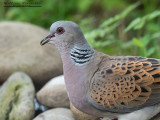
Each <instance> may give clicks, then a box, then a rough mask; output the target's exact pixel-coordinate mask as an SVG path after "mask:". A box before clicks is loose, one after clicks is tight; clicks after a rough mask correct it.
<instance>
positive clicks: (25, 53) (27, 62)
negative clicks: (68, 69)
mask: <svg viewBox="0 0 160 120" xmlns="http://www.w3.org/2000/svg"><path fill="white" fill-rule="evenodd" d="M47 34H48V31H47V30H45V29H43V28H41V27H38V26H35V25H32V24H28V23H21V22H0V60H1V62H0V84H1V83H2V82H4V81H5V80H6V79H7V78H8V77H9V76H10V75H11V74H12V73H14V72H16V71H23V72H25V73H27V74H28V75H29V76H30V77H31V78H32V80H33V82H34V83H35V86H36V87H38V88H41V87H42V86H43V85H44V84H45V83H46V82H47V81H48V80H50V79H51V78H53V77H55V76H58V75H61V74H62V71H63V70H62V62H61V59H60V55H59V53H58V52H57V50H56V49H55V47H54V46H51V45H48V46H43V47H42V46H41V45H40V41H41V40H42V39H43V38H44V37H45V36H46V35H47Z"/></svg>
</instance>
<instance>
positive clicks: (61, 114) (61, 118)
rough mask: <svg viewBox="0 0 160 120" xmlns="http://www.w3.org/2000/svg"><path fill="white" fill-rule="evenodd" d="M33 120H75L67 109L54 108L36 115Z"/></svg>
mask: <svg viewBox="0 0 160 120" xmlns="http://www.w3.org/2000/svg"><path fill="white" fill-rule="evenodd" d="M33 120H75V119H74V117H73V114H72V112H71V111H70V110H69V109H67V108H55V109H51V110H48V111H46V112H44V113H42V114H40V115H38V116H37V117H36V118H34V119H33Z"/></svg>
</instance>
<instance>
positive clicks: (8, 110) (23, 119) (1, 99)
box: [0, 72, 35, 120]
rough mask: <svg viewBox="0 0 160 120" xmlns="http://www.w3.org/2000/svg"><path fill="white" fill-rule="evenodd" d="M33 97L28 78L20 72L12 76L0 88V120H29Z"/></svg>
mask: <svg viewBox="0 0 160 120" xmlns="http://www.w3.org/2000/svg"><path fill="white" fill-rule="evenodd" d="M34 97H35V89H34V86H33V83H32V80H31V79H30V77H29V76H28V75H26V74H25V73H22V72H17V73H14V74H12V75H11V76H10V77H9V78H8V80H7V81H6V82H5V83H4V84H3V85H2V86H1V88H0V120H31V119H32V118H33V117H34V113H35V109H34Z"/></svg>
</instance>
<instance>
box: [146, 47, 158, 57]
mask: <svg viewBox="0 0 160 120" xmlns="http://www.w3.org/2000/svg"><path fill="white" fill-rule="evenodd" d="M155 51H156V48H155V47H152V48H150V49H149V50H148V51H147V54H146V57H149V56H150V55H152V54H153V53H154V52H155Z"/></svg>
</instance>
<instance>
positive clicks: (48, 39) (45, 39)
mask: <svg viewBox="0 0 160 120" xmlns="http://www.w3.org/2000/svg"><path fill="white" fill-rule="evenodd" d="M52 37H55V35H54V34H52V35H48V36H47V37H45V38H44V39H43V40H42V41H41V42H40V45H44V44H46V43H48V42H49V41H50V39H51V38H52Z"/></svg>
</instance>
